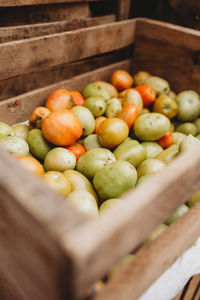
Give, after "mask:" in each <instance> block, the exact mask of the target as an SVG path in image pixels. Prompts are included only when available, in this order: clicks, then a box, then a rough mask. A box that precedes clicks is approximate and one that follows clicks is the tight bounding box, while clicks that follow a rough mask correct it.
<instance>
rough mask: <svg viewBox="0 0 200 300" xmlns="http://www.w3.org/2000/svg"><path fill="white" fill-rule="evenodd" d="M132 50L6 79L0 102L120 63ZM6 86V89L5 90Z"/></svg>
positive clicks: (2, 86) (0, 88)
mask: <svg viewBox="0 0 200 300" xmlns="http://www.w3.org/2000/svg"><path fill="white" fill-rule="evenodd" d="M131 54H132V48H126V49H124V48H123V49H122V50H118V51H114V52H112V53H109V54H104V55H100V56H97V57H94V58H89V59H85V60H82V61H78V62H75V63H69V64H64V65H61V66H58V67H55V68H50V69H49V70H47V71H42V72H33V73H30V74H26V75H21V76H17V77H12V78H8V79H5V80H1V81H0V100H3V99H7V98H11V97H15V96H18V95H20V94H24V93H26V92H30V91H31V90H34V89H38V88H41V87H44V86H47V85H50V84H54V83H56V82H59V81H63V80H66V79H68V78H70V77H74V76H78V75H80V74H83V73H85V72H89V71H92V70H95V69H98V68H101V67H104V66H106V65H110V64H113V63H116V62H118V61H122V60H124V59H125V58H128V57H130V56H131ZM5 86H6V89H5Z"/></svg>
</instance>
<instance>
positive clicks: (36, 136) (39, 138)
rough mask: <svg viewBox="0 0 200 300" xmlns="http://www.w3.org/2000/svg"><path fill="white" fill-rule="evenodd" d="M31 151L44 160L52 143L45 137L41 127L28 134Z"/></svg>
mask: <svg viewBox="0 0 200 300" xmlns="http://www.w3.org/2000/svg"><path fill="white" fill-rule="evenodd" d="M27 142H28V145H29V148H30V151H31V153H32V154H33V155H34V156H35V157H36V158H38V159H40V160H44V159H45V156H46V155H47V153H48V152H49V151H50V150H51V149H52V145H51V144H50V143H49V142H48V141H47V140H46V139H45V138H44V136H43V134H42V131H41V130H40V129H32V130H31V131H29V133H28V136H27Z"/></svg>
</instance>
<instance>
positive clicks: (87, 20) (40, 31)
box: [0, 0, 130, 100]
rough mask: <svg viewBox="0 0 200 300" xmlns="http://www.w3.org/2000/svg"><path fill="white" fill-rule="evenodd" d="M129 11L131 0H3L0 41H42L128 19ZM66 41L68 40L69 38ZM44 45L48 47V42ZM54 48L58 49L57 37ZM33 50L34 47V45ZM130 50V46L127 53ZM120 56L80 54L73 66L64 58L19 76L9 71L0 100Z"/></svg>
mask: <svg viewBox="0 0 200 300" xmlns="http://www.w3.org/2000/svg"><path fill="white" fill-rule="evenodd" d="M129 11H130V0H123V1H122V0H107V1H105V0H88V1H81V0H79V1H77V0H57V1H56V0H45V1H43V0H34V1H27V0H23V1H16V0H14V1H7V0H6V1H1V0H0V16H1V18H0V44H3V43H7V42H11V41H17V40H22V39H30V38H32V39H34V38H38V43H39V39H41V40H43V41H44V38H43V36H44V35H45V36H48V35H52V34H59V33H61V32H63V33H64V32H67V31H72V30H77V29H81V28H88V27H91V26H97V25H101V24H109V23H112V22H115V21H116V20H124V19H128V17H129ZM40 37H41V38H40ZM65 42H66V43H68V40H67V39H66V41H65ZM102 42H103V41H102ZM43 47H44V48H45V47H46V45H45V43H44V44H43ZM54 48H55V49H56V48H57V45H56V40H55V45H54ZM34 51H35V48H32V52H34ZM68 51H69V49H68ZM128 53H130V50H129V49H127V56H128ZM120 55H121V57H122V55H123V56H124V51H123V53H122V52H120V51H117V52H116V51H114V52H112V53H109V55H103V57H102V56H95V57H94V58H93V59H92V60H91V59H90V60H81V59H82V57H81V56H80V60H81V61H79V62H76V63H75V64H74V63H72V65H70V64H69V63H68V61H67V64H66V62H65V61H64V60H63V62H62V63H61V64H57V65H56V66H49V65H48V62H47V63H46V64H45V65H44V64H42V65H38V68H37V70H33V69H32V68H30V70H26V72H25V73H22V74H20V75H19V74H17V75H16V74H14V73H13V74H10V75H9V77H6V78H4V80H1V82H0V100H3V99H6V98H9V97H13V96H17V95H20V94H22V93H25V92H28V91H30V90H33V89H35V88H39V87H43V86H45V85H49V84H52V83H55V82H59V81H61V80H64V79H67V78H70V77H72V76H74V75H78V74H81V73H84V72H86V71H90V70H92V69H95V68H98V67H102V66H104V65H105V64H106V62H108V61H110V62H113V63H114V62H116V61H117V60H118V59H119V56H120ZM76 60H78V58H76ZM43 63H44V62H43ZM5 85H6V86H7V89H5V88H4V87H5Z"/></svg>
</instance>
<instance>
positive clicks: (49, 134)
mask: <svg viewBox="0 0 200 300" xmlns="http://www.w3.org/2000/svg"><path fill="white" fill-rule="evenodd" d="M42 133H43V135H44V137H45V138H46V139H47V140H48V141H49V142H50V143H52V144H54V145H57V146H69V145H72V144H74V143H75V142H76V140H77V139H79V138H80V137H81V135H82V125H81V122H80V121H79V119H78V118H77V116H76V115H75V113H73V111H71V110H68V109H63V110H60V111H54V112H52V113H50V114H49V115H48V116H47V117H46V118H45V119H44V120H43V121H42Z"/></svg>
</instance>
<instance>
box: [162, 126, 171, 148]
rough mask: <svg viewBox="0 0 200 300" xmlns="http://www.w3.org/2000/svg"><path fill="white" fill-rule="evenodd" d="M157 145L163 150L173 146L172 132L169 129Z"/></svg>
mask: <svg viewBox="0 0 200 300" xmlns="http://www.w3.org/2000/svg"><path fill="white" fill-rule="evenodd" d="M158 144H159V145H160V146H161V147H163V148H164V149H166V148H168V147H169V146H171V145H172V144H173V136H172V131H171V130H170V129H169V130H168V131H167V133H166V134H165V135H164V136H162V137H161V138H160V139H159V140H158Z"/></svg>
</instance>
